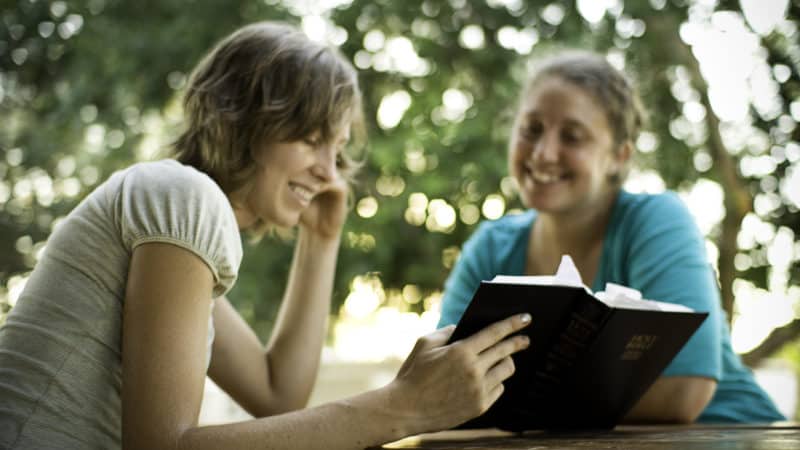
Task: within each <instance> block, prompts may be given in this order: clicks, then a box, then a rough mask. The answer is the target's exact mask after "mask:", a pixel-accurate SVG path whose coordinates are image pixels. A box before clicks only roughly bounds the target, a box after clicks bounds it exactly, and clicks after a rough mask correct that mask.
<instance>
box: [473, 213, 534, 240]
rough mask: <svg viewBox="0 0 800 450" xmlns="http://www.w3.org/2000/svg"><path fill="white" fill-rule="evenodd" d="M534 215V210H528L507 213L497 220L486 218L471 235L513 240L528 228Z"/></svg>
mask: <svg viewBox="0 0 800 450" xmlns="http://www.w3.org/2000/svg"><path fill="white" fill-rule="evenodd" d="M535 217H536V211H534V210H528V211H525V212H523V213H520V214H507V215H505V216H503V217H501V218H499V219H497V220H487V221H484V222H481V224H480V225H479V226H478V229H477V230H476V231H475V234H474V235H473V236H476V237H482V238H484V239H491V240H493V241H506V240H509V239H511V240H514V239H517V238H518V237H519V236H520V235H521V234H525V233H526V232H527V231H528V230H530V227H531V224H532V223H533V220H534V218H535Z"/></svg>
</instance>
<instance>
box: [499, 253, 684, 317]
mask: <svg viewBox="0 0 800 450" xmlns="http://www.w3.org/2000/svg"><path fill="white" fill-rule="evenodd" d="M490 283H503V284H525V285H539V286H569V287H582V288H583V289H584V290H586V292H588V293H589V294H591V295H592V296H593V297H594V298H596V299H598V300H599V301H601V302H603V303H605V304H606V305H608V306H611V307H614V308H622V309H643V310H654V311H673V312H692V311H693V310H692V309H691V308H688V307H686V306H683V305H678V304H675V303H667V302H659V301H656V300H647V299H643V298H642V293H641V292H639V291H638V290H636V289H633V288H630V287H628V286H623V285H621V284H615V283H606V289H605V291H599V292H596V293H593V292H592V291H591V289H589V287H588V286H586V285H585V284H583V280H582V279H581V274H580V272H579V271H578V268H577V267H576V266H575V262H574V261H572V258H571V257H570V256H569V255H562V256H561V263H560V264H559V265H558V270H556V274H555V275H495V277H494V278H492V280H491V281H490Z"/></svg>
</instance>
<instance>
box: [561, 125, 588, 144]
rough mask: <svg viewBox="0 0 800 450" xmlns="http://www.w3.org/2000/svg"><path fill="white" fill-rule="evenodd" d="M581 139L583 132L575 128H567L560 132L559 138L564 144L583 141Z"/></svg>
mask: <svg viewBox="0 0 800 450" xmlns="http://www.w3.org/2000/svg"><path fill="white" fill-rule="evenodd" d="M583 139H584V134H583V132H581V131H580V130H579V129H576V128H567V129H565V130H563V131H562V132H561V140H562V141H563V142H564V143H565V144H577V143H580V142H581V141H583Z"/></svg>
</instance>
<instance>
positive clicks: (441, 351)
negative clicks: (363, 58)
mask: <svg viewBox="0 0 800 450" xmlns="http://www.w3.org/2000/svg"><path fill="white" fill-rule="evenodd" d="M360 102H361V100H360V93H359V90H358V85H357V81H356V75H355V72H354V70H353V69H352V67H351V66H350V65H349V63H347V62H346V61H345V60H344V58H342V57H341V56H340V55H339V53H337V52H336V51H335V50H334V49H331V48H328V47H325V46H322V45H319V44H316V43H314V42H311V41H310V40H308V39H307V38H306V37H305V36H304V35H303V34H302V33H300V32H298V31H297V30H295V29H294V28H292V27H289V26H286V25H282V24H276V23H258V24H253V25H249V26H246V27H244V28H242V29H240V30H238V31H236V32H235V33H233V34H232V35H230V36H228V37H227V38H225V39H224V40H223V41H222V42H220V43H219V44H218V45H217V46H216V47H215V48H214V49H212V50H211V51H210V52H209V54H208V55H207V56H206V57H205V58H204V59H203V60H202V61H201V62H200V64H199V65H198V66H197V68H196V69H195V71H194V73H193V75H192V78H191V82H190V84H189V87H188V90H187V92H186V97H185V100H184V107H185V108H184V109H185V114H186V127H185V131H184V132H183V133H182V134H181V136H180V137H179V138H178V140H177V141H176V144H175V148H174V150H175V152H174V157H175V158H174V159H170V160H163V161H157V162H147V163H140V164H136V165H133V166H131V167H130V168H128V169H126V170H123V171H120V172H117V173H115V174H114V175H112V176H111V177H110V178H109V179H108V180H107V181H106V182H105V183H103V184H102V185H100V186H99V187H98V188H97V189H96V190H95V191H94V192H92V193H91V194H90V195H89V196H88V197H87V198H86V199H85V200H84V201H83V202H82V203H81V204H80V205H79V206H78V207H77V208H76V209H75V210H74V211H73V212H72V213H71V214H70V215H69V216H68V217H67V218H66V219H65V220H64V221H63V222H62V224H61V225H60V226H59V227H58V228H57V229H56V231H55V232H54V233H53V235H52V236H51V237H50V239H49V240H48V243H47V248H46V250H45V251H44V254H43V256H42V258H41V259H40V261H39V263H38V265H37V266H36V268H35V269H34V271H33V273H32V275H31V277H30V279H29V281H28V283H27V286H26V288H25V290H24V292H23V293H22V295H21V296H20V299H19V300H18V302H17V305H16V306H15V308H14V309H13V311H12V312H11V313H10V315H9V317H8V319H7V322H6V323H5V325H4V326H3V327H2V328H0V448H2V449H29V448H36V449H44V448H53V449H55V448H58V449H78V448H81V449H82V448H103V449H113V448H120V447H122V446H123V445H124V447H125V448H126V449H177V448H182V449H184V448H197V449H221V448H224V449H258V448H270V449H279V448H286V449H290V448H296V449H313V448H325V449H349V448H362V447H366V446H370V445H376V444H380V443H383V442H387V441H391V440H395V439H399V438H401V437H404V436H406V435H410V434H416V433H421V432H426V431H434V430H439V429H444V428H449V427H452V426H455V425H457V424H459V423H461V422H464V421H466V420H468V419H470V418H472V417H474V416H477V415H478V414H480V413H482V412H483V411H485V410H486V409H487V408H488V407H489V406H490V405H491V404H492V403H493V402H494V401H495V400H496V399H497V398H498V396H499V395H500V393H501V392H502V390H503V385H502V382H503V380H505V379H506V378H507V377H509V376H510V375H511V373H512V372H513V363H512V362H511V359H510V357H509V355H510V354H512V353H514V352H516V351H518V350H521V349H523V348H525V347H527V345H528V342H527V341H526V340H525V338H523V337H512V338H509V337H508V336H509V335H510V334H512V333H514V332H515V331H516V330H518V329H520V328H522V327H524V326H525V325H526V324H527V323H529V321H530V317H527V316H515V317H512V318H509V319H507V320H504V321H501V322H498V323H497V324H495V325H493V326H491V327H489V328H487V329H486V330H484V331H482V332H480V333H478V334H476V335H475V336H473V337H471V338H470V339H467V340H464V341H461V342H459V343H457V344H453V345H449V346H446V345H444V344H445V342H446V341H447V338H448V336H449V335H450V333H451V332H452V327H450V328H445V329H443V330H439V331H437V332H435V333H432V334H430V335H427V336H425V337H422V338H420V340H419V341H418V343H417V345H416V347H415V349H414V350H413V351H412V353H411V355H410V356H409V357H408V359H407V361H406V362H405V364H404V365H403V367H402V368H401V370H400V373H399V374H398V376H397V377H396V379H395V380H394V381H392V382H391V383H389V384H388V385H386V386H385V387H383V388H380V389H377V390H375V391H371V392H367V393H364V394H361V395H359V396H356V397H352V398H349V399H345V400H341V401H337V402H333V403H329V404H326V405H322V406H319V407H315V408H311V409H303V408H304V407H305V405H306V403H307V401H308V398H309V395H310V393H311V389H312V386H313V383H314V381H315V378H316V374H317V368H318V364H319V356H320V351H321V347H322V342H323V337H324V330H325V321H326V318H327V317H328V315H329V312H330V311H329V310H330V306H329V305H330V298H331V289H332V284H333V276H334V269H335V265H336V257H337V253H338V249H339V242H340V234H341V230H342V226H343V223H344V220H345V216H346V210H347V207H346V199H347V192H348V186H347V179H348V177H349V176H350V175H351V174H352V172H353V164H352V162H351V161H350V160H349V158H348V156H347V154H346V153H345V152H344V151H343V149H344V147H345V145H346V144H347V142H348V140H349V138H350V129H351V128H354V129H355V128H358V126H359V125H360V116H359V113H360ZM268 226H278V227H295V226H296V227H297V242H296V244H295V254H294V258H293V260H292V263H291V271H290V275H289V279H288V282H287V286H286V290H285V297H284V299H283V303H282V306H281V310H280V313H279V316H278V320H277V323H276V325H275V329H274V332H273V335H272V337H271V339H270V341H269V343H268V345H266V346H263V345H262V344H261V343H260V342H259V340H258V339H257V337H256V335H255V334H254V333H253V331H252V330H251V329H250V328H249V327H248V326H247V325H246V324H245V322H244V320H242V318H241V317H240V316H239V314H238V313H237V312H236V311H235V310H234V309H233V308H232V307H231V305H230V303H228V301H227V300H226V299H225V293H226V292H227V291H228V290H229V289H230V288H231V287H232V286H233V284H234V281H235V280H236V276H237V272H238V269H239V263H240V261H241V256H242V247H241V241H240V234H239V233H240V230H253V231H254V232H256V233H258V232H263V230H264V229H265V227H268ZM206 374H208V375H209V376H210V377H211V378H212V379H213V380H214V381H215V382H216V383H217V384H218V385H219V386H220V387H222V388H223V389H224V390H225V391H227V392H228V393H229V394H230V395H231V397H232V398H233V399H235V400H236V401H237V402H238V403H239V404H240V405H242V407H244V409H246V410H247V411H249V412H250V413H251V414H252V415H253V416H255V417H256V419H254V420H249V421H245V422H240V423H236V424H227V425H218V426H202V427H201V426H198V424H197V418H198V413H199V409H200V403H201V400H202V394H203V385H204V379H205V376H206Z"/></svg>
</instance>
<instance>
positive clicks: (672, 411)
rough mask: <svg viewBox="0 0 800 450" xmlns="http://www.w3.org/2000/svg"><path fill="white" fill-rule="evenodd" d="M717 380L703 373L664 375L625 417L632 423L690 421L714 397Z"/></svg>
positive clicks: (684, 422)
mask: <svg viewBox="0 0 800 450" xmlns="http://www.w3.org/2000/svg"><path fill="white" fill-rule="evenodd" d="M716 386H717V382H716V381H715V380H713V379H709V378H701V377H662V378H660V379H659V380H658V381H657V382H656V383H655V384H654V385H653V386H652V387H651V388H650V390H649V391H648V392H647V393H645V395H644V396H643V397H642V399H640V401H639V403H638V404H637V405H636V406H634V408H633V409H632V410H631V411H630V412H629V413H628V416H627V417H626V418H625V421H626V422H629V423H665V424H666V423H671V424H690V423H693V422H694V421H696V420H697V418H698V417H700V414H701V413H702V412H703V410H704V409H705V408H706V406H707V405H708V403H709V402H710V401H711V397H712V396H713V395H714V391H715V390H716Z"/></svg>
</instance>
